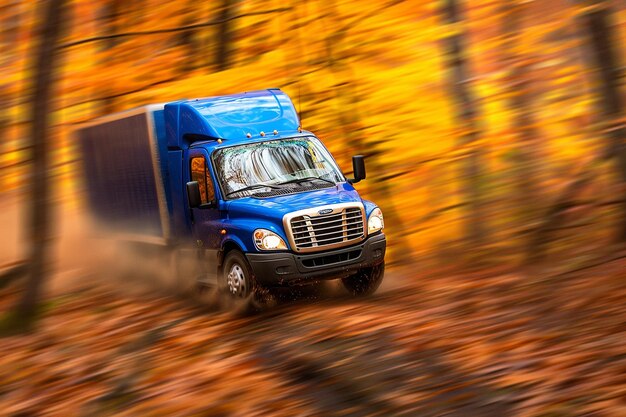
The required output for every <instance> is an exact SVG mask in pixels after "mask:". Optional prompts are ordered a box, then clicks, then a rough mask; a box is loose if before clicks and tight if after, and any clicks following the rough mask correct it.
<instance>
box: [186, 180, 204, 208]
mask: <svg viewBox="0 0 626 417" xmlns="http://www.w3.org/2000/svg"><path fill="white" fill-rule="evenodd" d="M187 201H188V202H189V208H198V207H200V204H202V199H201V198H200V185H199V184H198V181H190V182H188V183H187Z"/></svg>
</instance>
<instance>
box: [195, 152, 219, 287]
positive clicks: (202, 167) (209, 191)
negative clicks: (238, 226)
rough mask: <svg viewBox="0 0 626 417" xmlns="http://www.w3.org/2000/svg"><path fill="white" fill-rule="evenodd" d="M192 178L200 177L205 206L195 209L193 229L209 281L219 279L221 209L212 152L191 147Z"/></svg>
mask: <svg viewBox="0 0 626 417" xmlns="http://www.w3.org/2000/svg"><path fill="white" fill-rule="evenodd" d="M188 160H189V165H188V167H187V169H188V172H189V181H197V182H198V185H199V188H200V198H201V202H202V207H199V208H194V209H191V211H192V225H191V229H192V233H193V236H194V239H195V241H196V245H197V246H198V249H199V251H200V253H201V255H204V256H203V258H204V259H203V260H202V261H201V262H202V263H203V265H202V266H203V267H206V276H207V280H208V281H209V283H216V282H217V254H218V251H219V249H220V244H221V235H220V230H221V224H222V221H221V213H220V211H219V209H218V207H219V203H218V200H217V195H216V193H215V182H214V180H213V177H212V175H211V170H210V169H209V165H208V160H209V158H208V154H207V153H206V151H204V150H203V149H192V150H190V151H189V159H188Z"/></svg>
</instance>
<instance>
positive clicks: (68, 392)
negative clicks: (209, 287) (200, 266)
mask: <svg viewBox="0 0 626 417" xmlns="http://www.w3.org/2000/svg"><path fill="white" fill-rule="evenodd" d="M624 271H626V262H625V259H624V258H619V257H618V259H614V260H612V261H608V262H602V263H600V264H599V265H595V266H591V267H589V268H582V269H581V270H580V271H578V272H573V273H570V274H565V275H554V276H552V277H551V278H550V277H548V278H545V277H544V278H543V279H533V277H532V276H524V275H522V274H515V273H510V272H503V271H491V272H482V273H474V274H456V273H454V272H453V271H447V272H443V271H440V272H439V273H434V272H426V271H419V270H416V269H413V270H412V271H411V272H410V273H409V272H407V271H398V270H393V269H392V270H391V271H389V272H388V277H387V278H388V280H387V281H386V283H385V284H384V286H383V288H382V289H381V291H380V292H379V293H378V294H377V295H375V296H373V297H369V298H365V299H359V300H354V299H349V298H346V297H345V296H344V295H342V294H341V293H339V292H337V291H330V294H328V293H325V294H323V296H318V295H316V294H315V293H314V292H307V291H305V292H302V293H300V294H291V297H292V298H294V299H293V300H290V301H284V300H283V301H281V302H279V304H278V305H277V306H275V307H273V308H270V309H268V310H266V311H264V312H260V313H257V314H252V315H250V314H247V315H246V314H241V313H233V312H228V311H224V310H223V309H222V310H220V309H216V308H214V307H215V306H212V305H211V304H210V303H209V304H207V303H204V304H202V303H198V302H192V301H189V300H188V299H185V298H182V297H179V296H172V295H167V294H165V292H164V291H161V290H158V291H157V290H154V291H153V290H143V289H142V290H136V291H123V290H121V289H120V287H119V285H116V284H115V282H108V283H107V282H103V281H100V280H93V279H89V277H85V279H84V280H82V281H81V280H78V281H77V283H76V284H75V285H74V286H73V288H72V289H71V290H67V289H66V290H65V291H64V292H63V293H62V294H61V293H60V294H59V295H51V296H50V297H49V298H48V301H47V302H46V303H45V305H44V306H42V307H43V309H44V311H45V315H44V318H43V320H42V321H41V322H40V326H39V328H38V329H37V331H36V332H34V333H32V334H29V335H22V336H12V337H8V338H4V339H3V340H2V343H1V344H0V414H1V415H7V416H12V415H35V416H38V415H59V416H61V415H64V416H66V415H84V416H90V415H122V416H137V415H142V416H152V415H155V416H156V415H181V416H183V415H192V416H195V415H198V416H200V415H203V416H204V415H211V416H213V415H217V416H253V415H259V416H261V415H263V416H265V415H284V416H293V415H319V416H327V415H355V416H357V415H378V416H389V415H398V416H416V415H418V416H441V415H446V416H582V415H586V416H620V415H625V414H626V402H625V401H626V349H625V347H624V346H625V343H624V340H626V333H625V330H626V310H625V309H624V300H625V299H626V280H625V279H624ZM104 275H106V271H105V274H104ZM0 294H2V296H1V297H0V310H1V311H6V310H7V309H8V307H9V306H10V304H11V303H12V302H13V300H14V297H15V291H12V290H11V287H9V289H8V290H7V289H5V290H4V291H3V292H2V293H0Z"/></svg>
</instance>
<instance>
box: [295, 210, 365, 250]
mask: <svg viewBox="0 0 626 417" xmlns="http://www.w3.org/2000/svg"><path fill="white" fill-rule="evenodd" d="M330 208H332V206H331V207H330ZM319 211H325V210H319V208H318V209H313V210H307V211H306V212H305V213H301V212H298V213H293V215H292V216H291V217H290V218H289V222H288V226H289V230H290V236H289V237H290V241H291V244H292V247H294V248H295V249H296V250H297V251H301V252H309V251H314V250H317V249H318V248H328V247H340V246H346V245H349V244H351V243H354V242H356V241H359V240H362V239H363V238H364V237H365V236H364V221H363V219H364V214H363V208H362V207H361V206H348V207H345V206H344V205H341V206H340V207H336V208H332V211H331V212H330V213H328V214H319Z"/></svg>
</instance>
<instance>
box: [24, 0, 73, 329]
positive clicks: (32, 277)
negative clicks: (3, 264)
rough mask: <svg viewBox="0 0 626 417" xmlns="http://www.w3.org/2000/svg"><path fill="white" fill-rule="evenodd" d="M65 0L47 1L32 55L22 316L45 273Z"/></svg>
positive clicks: (29, 311) (32, 305) (33, 304)
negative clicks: (28, 210)
mask: <svg viewBox="0 0 626 417" xmlns="http://www.w3.org/2000/svg"><path fill="white" fill-rule="evenodd" d="M64 12H65V2H64V0H49V1H48V3H47V5H46V6H45V14H44V16H43V19H42V20H41V22H42V25H43V27H42V28H41V32H40V35H39V44H38V46H37V50H36V56H35V68H34V83H33V84H34V91H33V96H32V98H31V100H32V111H31V114H32V122H31V141H32V142H31V146H32V162H33V167H32V177H31V178H32V179H31V193H30V194H31V196H30V198H29V204H28V207H30V208H31V210H32V211H31V214H30V215H31V225H30V226H31V230H30V243H31V250H30V255H29V257H30V259H29V264H30V270H29V276H28V279H27V282H26V289H25V291H24V294H23V296H22V298H21V299H20V300H19V301H18V304H17V307H16V310H17V313H18V314H19V315H20V316H21V317H22V318H25V317H33V316H34V314H35V313H36V311H37V303H38V300H39V296H40V292H41V289H42V284H43V282H44V280H45V278H46V276H47V274H48V272H49V271H48V268H49V262H48V257H49V251H48V247H49V245H50V241H51V230H50V222H49V219H50V207H51V204H50V199H51V198H50V197H51V193H50V188H49V184H48V182H49V172H48V171H49V168H50V163H49V158H48V150H49V144H50V140H49V137H48V134H49V127H50V113H51V111H50V107H51V104H52V100H51V99H52V86H53V84H54V79H55V74H54V71H55V68H56V64H57V58H58V54H57V50H56V48H57V44H58V43H59V39H60V38H61V36H62V33H63V27H64V25H65V24H66V17H65V16H64Z"/></svg>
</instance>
